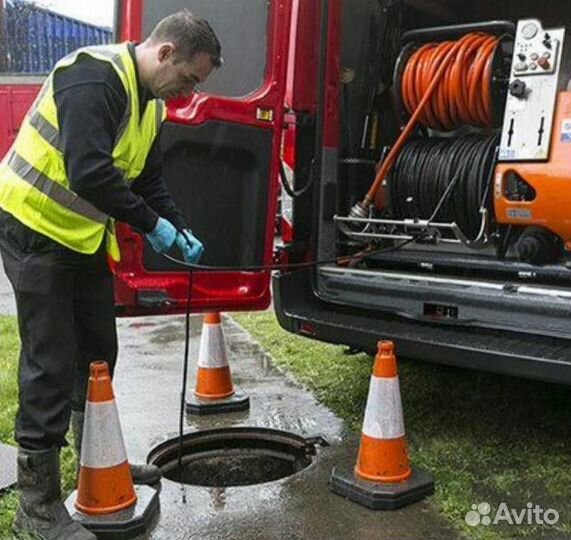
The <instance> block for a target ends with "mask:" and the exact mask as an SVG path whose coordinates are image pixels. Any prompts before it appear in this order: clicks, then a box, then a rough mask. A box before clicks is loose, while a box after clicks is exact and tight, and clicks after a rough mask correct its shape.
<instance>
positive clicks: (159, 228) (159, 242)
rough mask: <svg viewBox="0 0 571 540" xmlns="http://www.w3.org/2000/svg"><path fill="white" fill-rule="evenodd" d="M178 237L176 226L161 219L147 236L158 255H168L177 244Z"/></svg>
mask: <svg viewBox="0 0 571 540" xmlns="http://www.w3.org/2000/svg"><path fill="white" fill-rule="evenodd" d="M176 235H177V232H176V229H175V227H174V225H173V224H172V223H171V222H170V221H167V220H166V219H164V218H162V217H160V218H159V219H158V221H157V224H156V225H155V228H154V229H153V230H152V231H151V232H150V233H148V234H147V235H146V236H147V240H148V241H149V243H150V244H151V247H152V248H153V249H154V250H155V251H156V252H157V253H166V252H167V251H168V250H169V249H170V248H171V247H172V246H173V244H174V243H175V240H176Z"/></svg>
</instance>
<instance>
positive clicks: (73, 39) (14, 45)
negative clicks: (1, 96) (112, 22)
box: [0, 0, 113, 74]
mask: <svg viewBox="0 0 571 540" xmlns="http://www.w3.org/2000/svg"><path fill="white" fill-rule="evenodd" d="M1 6H2V4H1V2H0V72H4V73H26V74H45V73H49V72H50V71H51V69H52V67H53V66H54V64H55V63H56V62H57V61H58V60H59V59H60V58H62V57H64V56H65V55H66V54H68V53H70V52H72V51H74V50H75V49H78V48H79V47H84V46H86V45H98V44H104V43H110V42H112V41H113V31H112V30H111V29H110V28H103V27H99V26H94V25H91V24H88V23H85V22H82V21H78V20H76V19H72V18H70V17H66V16H64V15H60V14H58V13H54V12H53V11H50V10H48V9H44V8H41V7H38V6H36V5H34V4H31V3H29V2H23V1H18V0H12V1H11V2H7V3H5V5H4V8H2V7H1Z"/></svg>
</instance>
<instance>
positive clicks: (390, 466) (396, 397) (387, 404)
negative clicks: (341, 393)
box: [355, 341, 412, 483]
mask: <svg viewBox="0 0 571 540" xmlns="http://www.w3.org/2000/svg"><path fill="white" fill-rule="evenodd" d="M355 474H356V475H357V476H358V477H359V478H362V479H363V480H368V481H371V482H381V483H393V482H403V481H405V480H407V479H409V478H410V477H411V475H412V469H411V467H410V462H409V458H408V453H407V445H406V438H405V429H404V419H403V412H402V403H401V396H400V389H399V380H398V375H397V365H396V358H395V355H394V346H393V344H392V343H391V342H388V341H382V342H380V343H379V351H378V354H377V356H376V358H375V367H374V369H373V375H372V377H371V384H370V387H369V395H368V398H367V408H366V410H365V418H364V421H363V430H362V435H361V446H360V448H359V455H358V457H357V465H356V466H355Z"/></svg>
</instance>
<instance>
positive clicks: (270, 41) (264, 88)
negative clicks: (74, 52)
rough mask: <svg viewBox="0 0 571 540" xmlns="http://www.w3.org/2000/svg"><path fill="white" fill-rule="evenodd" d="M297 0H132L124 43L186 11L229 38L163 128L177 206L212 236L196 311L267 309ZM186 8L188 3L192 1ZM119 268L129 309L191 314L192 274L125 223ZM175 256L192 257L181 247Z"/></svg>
mask: <svg viewBox="0 0 571 540" xmlns="http://www.w3.org/2000/svg"><path fill="white" fill-rule="evenodd" d="M291 3H292V0H232V2H228V1H212V0H188V1H186V2H182V3H181V2H180V1H178V0H162V1H161V2H143V1H142V0H123V2H122V3H121V9H120V11H119V16H120V19H121V20H120V21H118V22H119V28H121V29H122V32H121V34H122V35H121V38H122V39H123V40H134V41H140V40H141V39H144V38H145V37H146V36H147V35H148V34H149V33H150V31H151V30H152V28H153V27H154V25H155V24H156V22H158V21H159V20H161V19H162V18H163V17H165V16H167V15H169V14H171V13H173V12H175V11H178V10H179V9H181V7H186V8H188V9H190V10H191V11H192V12H193V14H195V15H197V16H201V17H204V18H206V19H207V20H208V21H209V22H210V24H211V25H212V27H213V28H214V30H215V32H216V34H217V35H218V37H219V39H220V42H221V44H222V56H223V58H224V64H223V66H222V67H221V68H220V69H219V70H217V71H216V73H214V74H213V75H212V76H211V77H210V80H209V81H208V82H207V83H206V85H205V86H204V87H203V88H201V89H200V90H199V91H198V92H197V93H196V94H195V95H193V96H192V97H191V98H189V99H188V100H182V101H177V102H171V103H169V104H168V105H169V106H168V118H167V122H166V123H165V125H164V128H163V132H162V134H161V145H162V150H163V156H164V162H163V167H164V175H165V179H166V182H167V184H168V186H169V189H170V191H171V194H172V195H173V197H174V199H175V201H176V202H177V205H178V207H179V208H180V209H181V210H182V212H183V213H184V215H185V217H186V219H187V221H188V223H189V224H190V226H191V228H192V230H193V232H194V233H195V234H196V236H197V237H198V238H200V239H201V241H202V242H203V243H204V246H205V252H204V255H203V258H202V260H201V261H200V264H202V265H205V266H209V267H216V268H217V269H218V270H216V271H204V270H201V271H195V272H193V277H192V280H193V281H192V283H193V288H192V304H191V307H192V309H193V311H199V312H204V311H217V310H221V311H222V310H223V311H229V310H256V309H264V308H266V307H267V306H268V305H269V303H270V272H268V271H249V270H232V271H226V270H224V269H225V268H232V269H236V268H238V269H241V268H245V269H248V268H249V269H251V268H252V267H259V266H263V265H267V264H270V263H271V262H272V255H273V241H274V237H273V235H274V219H275V212H276V200H277V191H278V185H277V179H278V170H279V169H278V167H279V160H280V141H281V130H282V127H283V102H284V92H285V81H286V67H287V66H286V63H287V52H288V43H289V35H290V20H291V9H292V8H291ZM183 4H184V6H183ZM119 237H120V243H121V249H122V260H121V262H120V263H119V264H118V265H117V266H116V268H115V279H116V288H115V289H116V293H115V295H116V304H117V307H118V312H119V314H123V315H145V314H167V313H180V312H183V311H184V310H185V309H186V304H187V295H188V285H189V272H188V271H187V269H185V268H184V267H183V266H181V265H179V264H177V263H174V262H172V261H170V260H167V259H165V258H164V257H162V256H159V255H157V254H155V253H154V252H153V250H152V249H151V248H150V246H149V245H148V244H147V243H146V242H145V241H144V238H143V236H142V235H141V234H139V233H138V232H136V231H134V230H132V229H130V228H129V227H127V226H125V225H120V226H119ZM172 255H173V256H174V257H177V258H179V259H182V256H181V255H180V253H178V252H177V251H176V250H175V249H173V252H172Z"/></svg>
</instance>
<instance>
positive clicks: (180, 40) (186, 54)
mask: <svg viewBox="0 0 571 540" xmlns="http://www.w3.org/2000/svg"><path fill="white" fill-rule="evenodd" d="M220 54H221V52H220V43H219V41H218V39H217V37H216V35H215V34H214V31H213V30H212V28H211V26H210V25H209V24H208V23H207V22H206V21H205V20H204V19H199V18H198V17H194V16H193V15H192V14H191V13H190V12H189V11H180V12H178V13H175V14H173V15H170V16H168V17H166V18H165V19H163V20H162V21H161V22H159V24H158V25H157V26H156V27H155V29H154V30H153V32H152V33H151V35H150V36H149V38H148V39H147V40H146V41H145V42H144V43H142V44H141V45H139V46H138V47H137V64H138V68H139V76H140V78H141V83H142V84H143V86H145V88H147V89H148V90H150V91H151V92H152V94H153V95H154V96H155V97H158V98H161V99H170V98H174V97H183V96H189V95H190V94H192V92H193V91H194V87H195V86H196V85H197V84H199V83H202V82H204V81H205V80H206V79H207V77H208V76H209V75H210V72H211V71H212V69H213V68H215V67H220V65H221V64H222V58H221V56H220Z"/></svg>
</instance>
